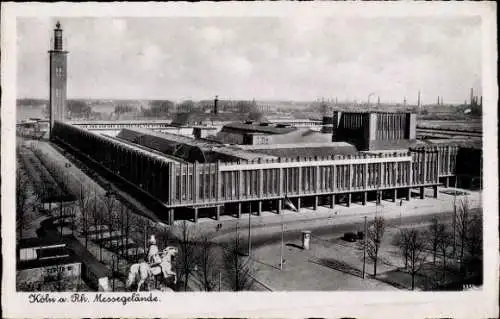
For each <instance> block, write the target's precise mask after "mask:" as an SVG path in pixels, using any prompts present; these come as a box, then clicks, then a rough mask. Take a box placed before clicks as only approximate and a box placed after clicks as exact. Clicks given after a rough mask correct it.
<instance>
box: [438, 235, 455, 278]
mask: <svg viewBox="0 0 500 319" xmlns="http://www.w3.org/2000/svg"><path fill="white" fill-rule="evenodd" d="M452 245H453V234H452V233H450V232H449V231H448V230H447V229H446V228H445V229H444V230H443V232H442V233H440V236H439V239H438V246H437V249H438V250H439V252H440V253H441V255H442V256H443V270H445V271H446V257H447V256H448V251H449V248H450V247H452Z"/></svg>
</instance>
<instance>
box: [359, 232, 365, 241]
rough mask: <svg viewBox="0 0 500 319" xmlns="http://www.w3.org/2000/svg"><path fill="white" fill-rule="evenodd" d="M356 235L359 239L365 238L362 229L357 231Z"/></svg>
mask: <svg viewBox="0 0 500 319" xmlns="http://www.w3.org/2000/svg"><path fill="white" fill-rule="evenodd" d="M357 237H358V239H359V240H363V239H365V233H364V232H362V231H358V233H357Z"/></svg>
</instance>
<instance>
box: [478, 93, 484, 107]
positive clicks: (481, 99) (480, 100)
mask: <svg viewBox="0 0 500 319" xmlns="http://www.w3.org/2000/svg"><path fill="white" fill-rule="evenodd" d="M479 106H480V107H483V96H482V95H481V97H480V98H479Z"/></svg>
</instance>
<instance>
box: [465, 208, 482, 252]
mask: <svg viewBox="0 0 500 319" xmlns="http://www.w3.org/2000/svg"><path fill="white" fill-rule="evenodd" d="M465 247H466V249H467V253H468V254H469V255H470V256H471V257H472V258H482V255H483V219H482V218H481V216H480V215H473V216H472V218H471V219H470V221H469V226H468V235H467V240H466V242H465Z"/></svg>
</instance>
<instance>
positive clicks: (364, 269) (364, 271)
mask: <svg viewBox="0 0 500 319" xmlns="http://www.w3.org/2000/svg"><path fill="white" fill-rule="evenodd" d="M367 237H368V233H367V228H366V216H365V234H364V238H363V279H365V276H366V238H367Z"/></svg>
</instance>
